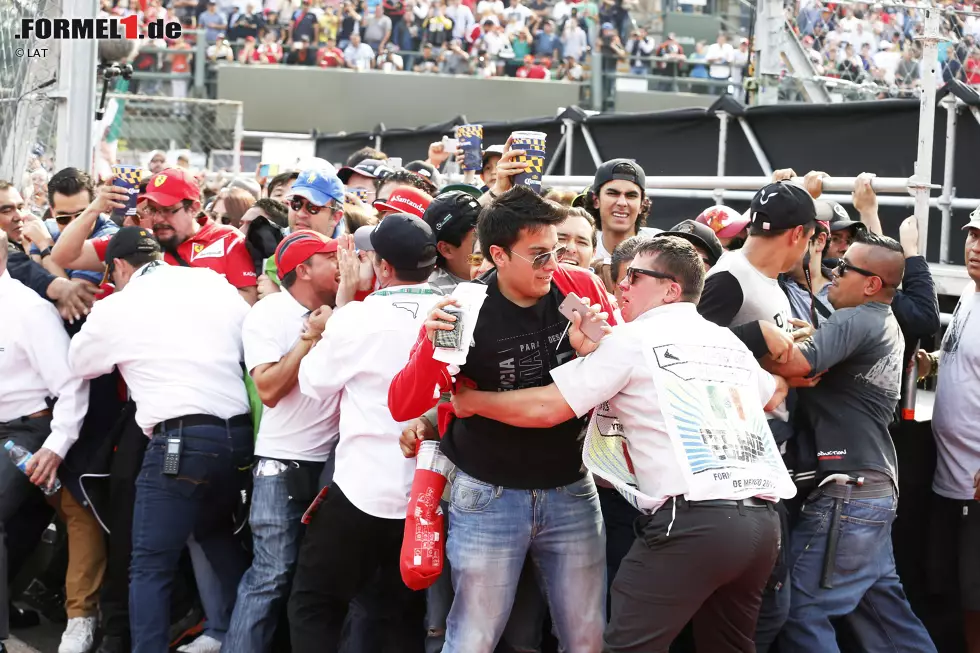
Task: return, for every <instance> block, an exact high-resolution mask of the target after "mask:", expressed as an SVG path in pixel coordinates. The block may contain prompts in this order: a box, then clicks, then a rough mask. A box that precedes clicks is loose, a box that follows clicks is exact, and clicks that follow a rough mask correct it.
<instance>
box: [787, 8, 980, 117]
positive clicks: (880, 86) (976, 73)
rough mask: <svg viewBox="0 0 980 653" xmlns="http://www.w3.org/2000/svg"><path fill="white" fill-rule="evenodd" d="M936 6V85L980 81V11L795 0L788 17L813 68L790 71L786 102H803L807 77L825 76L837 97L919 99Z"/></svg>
mask: <svg viewBox="0 0 980 653" xmlns="http://www.w3.org/2000/svg"><path fill="white" fill-rule="evenodd" d="M930 6H931V7H938V8H939V9H940V11H941V15H942V22H941V27H940V35H941V36H940V41H939V66H938V68H937V69H936V71H935V75H936V82H937V84H940V85H941V84H943V83H945V82H948V81H949V80H950V79H958V80H960V81H963V82H965V83H967V84H970V85H973V86H978V85H980V50H978V48H977V38H978V36H980V13H976V12H970V11H965V10H962V9H957V8H956V6H954V5H952V4H947V3H936V2H919V3H900V2H881V3H875V4H866V3H856V2H847V1H845V2H840V1H839V0H837V1H834V2H831V1H829V0H790V1H789V2H787V3H786V5H785V11H786V20H787V23H788V25H789V26H790V27H791V29H792V32H793V34H794V35H795V37H796V40H797V41H798V42H799V45H800V47H801V48H802V51H803V52H804V53H805V55H806V57H807V58H808V59H809V61H810V64H811V68H812V69H811V70H802V71H796V70H793V71H787V75H786V79H785V80H784V83H783V85H782V88H781V97H782V99H785V100H790V101H792V100H797V99H800V97H799V96H800V95H801V93H800V92H799V91H800V86H801V83H802V80H803V79H804V78H805V77H812V78H815V79H816V80H817V81H819V83H820V84H822V85H823V86H824V87H825V88H826V89H827V91H828V92H829V93H830V96H831V99H832V100H834V101H861V100H863V101H868V100H876V99H886V98H896V97H918V95H919V93H920V90H921V88H922V81H923V78H924V76H925V75H926V74H932V73H931V72H929V70H928V69H927V67H926V66H925V65H924V64H923V56H922V55H923V45H922V36H923V33H924V26H925V11H924V9H925V8H926V7H930Z"/></svg>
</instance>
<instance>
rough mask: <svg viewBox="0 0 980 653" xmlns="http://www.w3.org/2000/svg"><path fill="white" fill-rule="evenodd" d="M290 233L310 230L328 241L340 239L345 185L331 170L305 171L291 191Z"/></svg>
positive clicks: (289, 202) (289, 199)
mask: <svg viewBox="0 0 980 653" xmlns="http://www.w3.org/2000/svg"><path fill="white" fill-rule="evenodd" d="M286 204H287V206H288V207H289V229H290V231H296V230H297V229H310V230H312V231H315V232H317V233H320V234H323V235H324V236H326V237H327V238H332V237H335V236H336V235H338V234H337V233H336V231H337V227H338V225H339V224H340V222H341V220H343V218H344V184H343V182H342V181H341V180H340V179H339V178H338V176H337V175H336V174H334V173H333V172H332V171H329V170H315V169H310V170H303V171H302V172H301V173H299V177H297V179H296V181H295V182H293V186H292V188H290V189H289V195H288V199H287V200H286Z"/></svg>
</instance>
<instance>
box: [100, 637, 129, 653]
mask: <svg viewBox="0 0 980 653" xmlns="http://www.w3.org/2000/svg"><path fill="white" fill-rule="evenodd" d="M128 651H129V642H127V641H126V640H125V638H123V637H114V636H112V635H106V636H105V637H103V638H102V643H101V644H99V649H98V650H97V651H96V653H127V652H128Z"/></svg>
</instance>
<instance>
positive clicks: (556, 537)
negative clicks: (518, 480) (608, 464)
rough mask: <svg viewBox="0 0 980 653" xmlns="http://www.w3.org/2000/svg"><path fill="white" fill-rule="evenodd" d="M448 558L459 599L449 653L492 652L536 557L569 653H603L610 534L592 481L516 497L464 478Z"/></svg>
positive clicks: (454, 503) (457, 484) (458, 482)
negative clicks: (529, 562)
mask: <svg viewBox="0 0 980 653" xmlns="http://www.w3.org/2000/svg"><path fill="white" fill-rule="evenodd" d="M449 513H450V517H449V537H448V539H447V542H446V557H447V558H448V559H449V562H450V564H451V565H452V577H453V589H454V591H455V592H456V597H455V600H454V601H453V606H452V609H451V610H450V612H449V619H448V620H447V624H446V626H447V628H446V645H445V647H444V648H443V653H492V651H493V649H494V646H496V644H497V642H498V641H499V640H500V637H501V635H502V634H503V632H504V627H505V626H506V625H507V620H508V617H509V616H510V612H511V608H512V607H513V604H514V596H515V594H516V593H517V586H518V581H519V579H520V576H521V570H522V569H523V567H524V561H525V559H526V558H527V557H528V554H530V556H531V559H532V561H533V562H534V566H535V570H536V571H537V573H538V580H539V583H540V587H541V591H542V593H543V594H544V596H545V598H546V599H547V601H548V605H549V607H550V609H551V617H552V620H553V622H554V626H555V631H556V634H557V636H558V639H559V641H560V642H561V645H562V648H563V650H565V651H567V652H568V653H593V652H594V651H598V650H600V649H601V648H602V631H603V628H604V626H605V601H606V579H605V565H606V560H605V547H606V542H605V529H604V527H603V523H602V515H601V513H600V510H599V496H598V494H597V493H596V487H595V483H594V482H593V481H592V477H591V476H586V477H585V478H584V479H582V480H580V481H577V482H575V483H572V484H571V485H566V486H564V487H560V488H556V489H548V490H513V489H507V488H504V487H501V486H494V485H490V484H488V483H484V482H482V481H480V480H477V479H475V478H473V477H472V476H470V475H468V474H465V473H464V472H459V473H458V474H457V475H456V479H455V481H454V482H453V487H452V493H451V501H450V508H449Z"/></svg>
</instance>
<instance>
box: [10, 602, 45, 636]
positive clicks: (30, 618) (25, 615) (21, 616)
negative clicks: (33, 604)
mask: <svg viewBox="0 0 980 653" xmlns="http://www.w3.org/2000/svg"><path fill="white" fill-rule="evenodd" d="M9 607H10V627H11V628H13V629H14V630H18V629H21V628H34V627H35V626H39V625H40V624H41V615H39V614H38V613H37V612H35V611H34V610H30V609H27V608H18V607H17V606H16V605H14V604H13V603H11V604H10V606H9Z"/></svg>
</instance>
